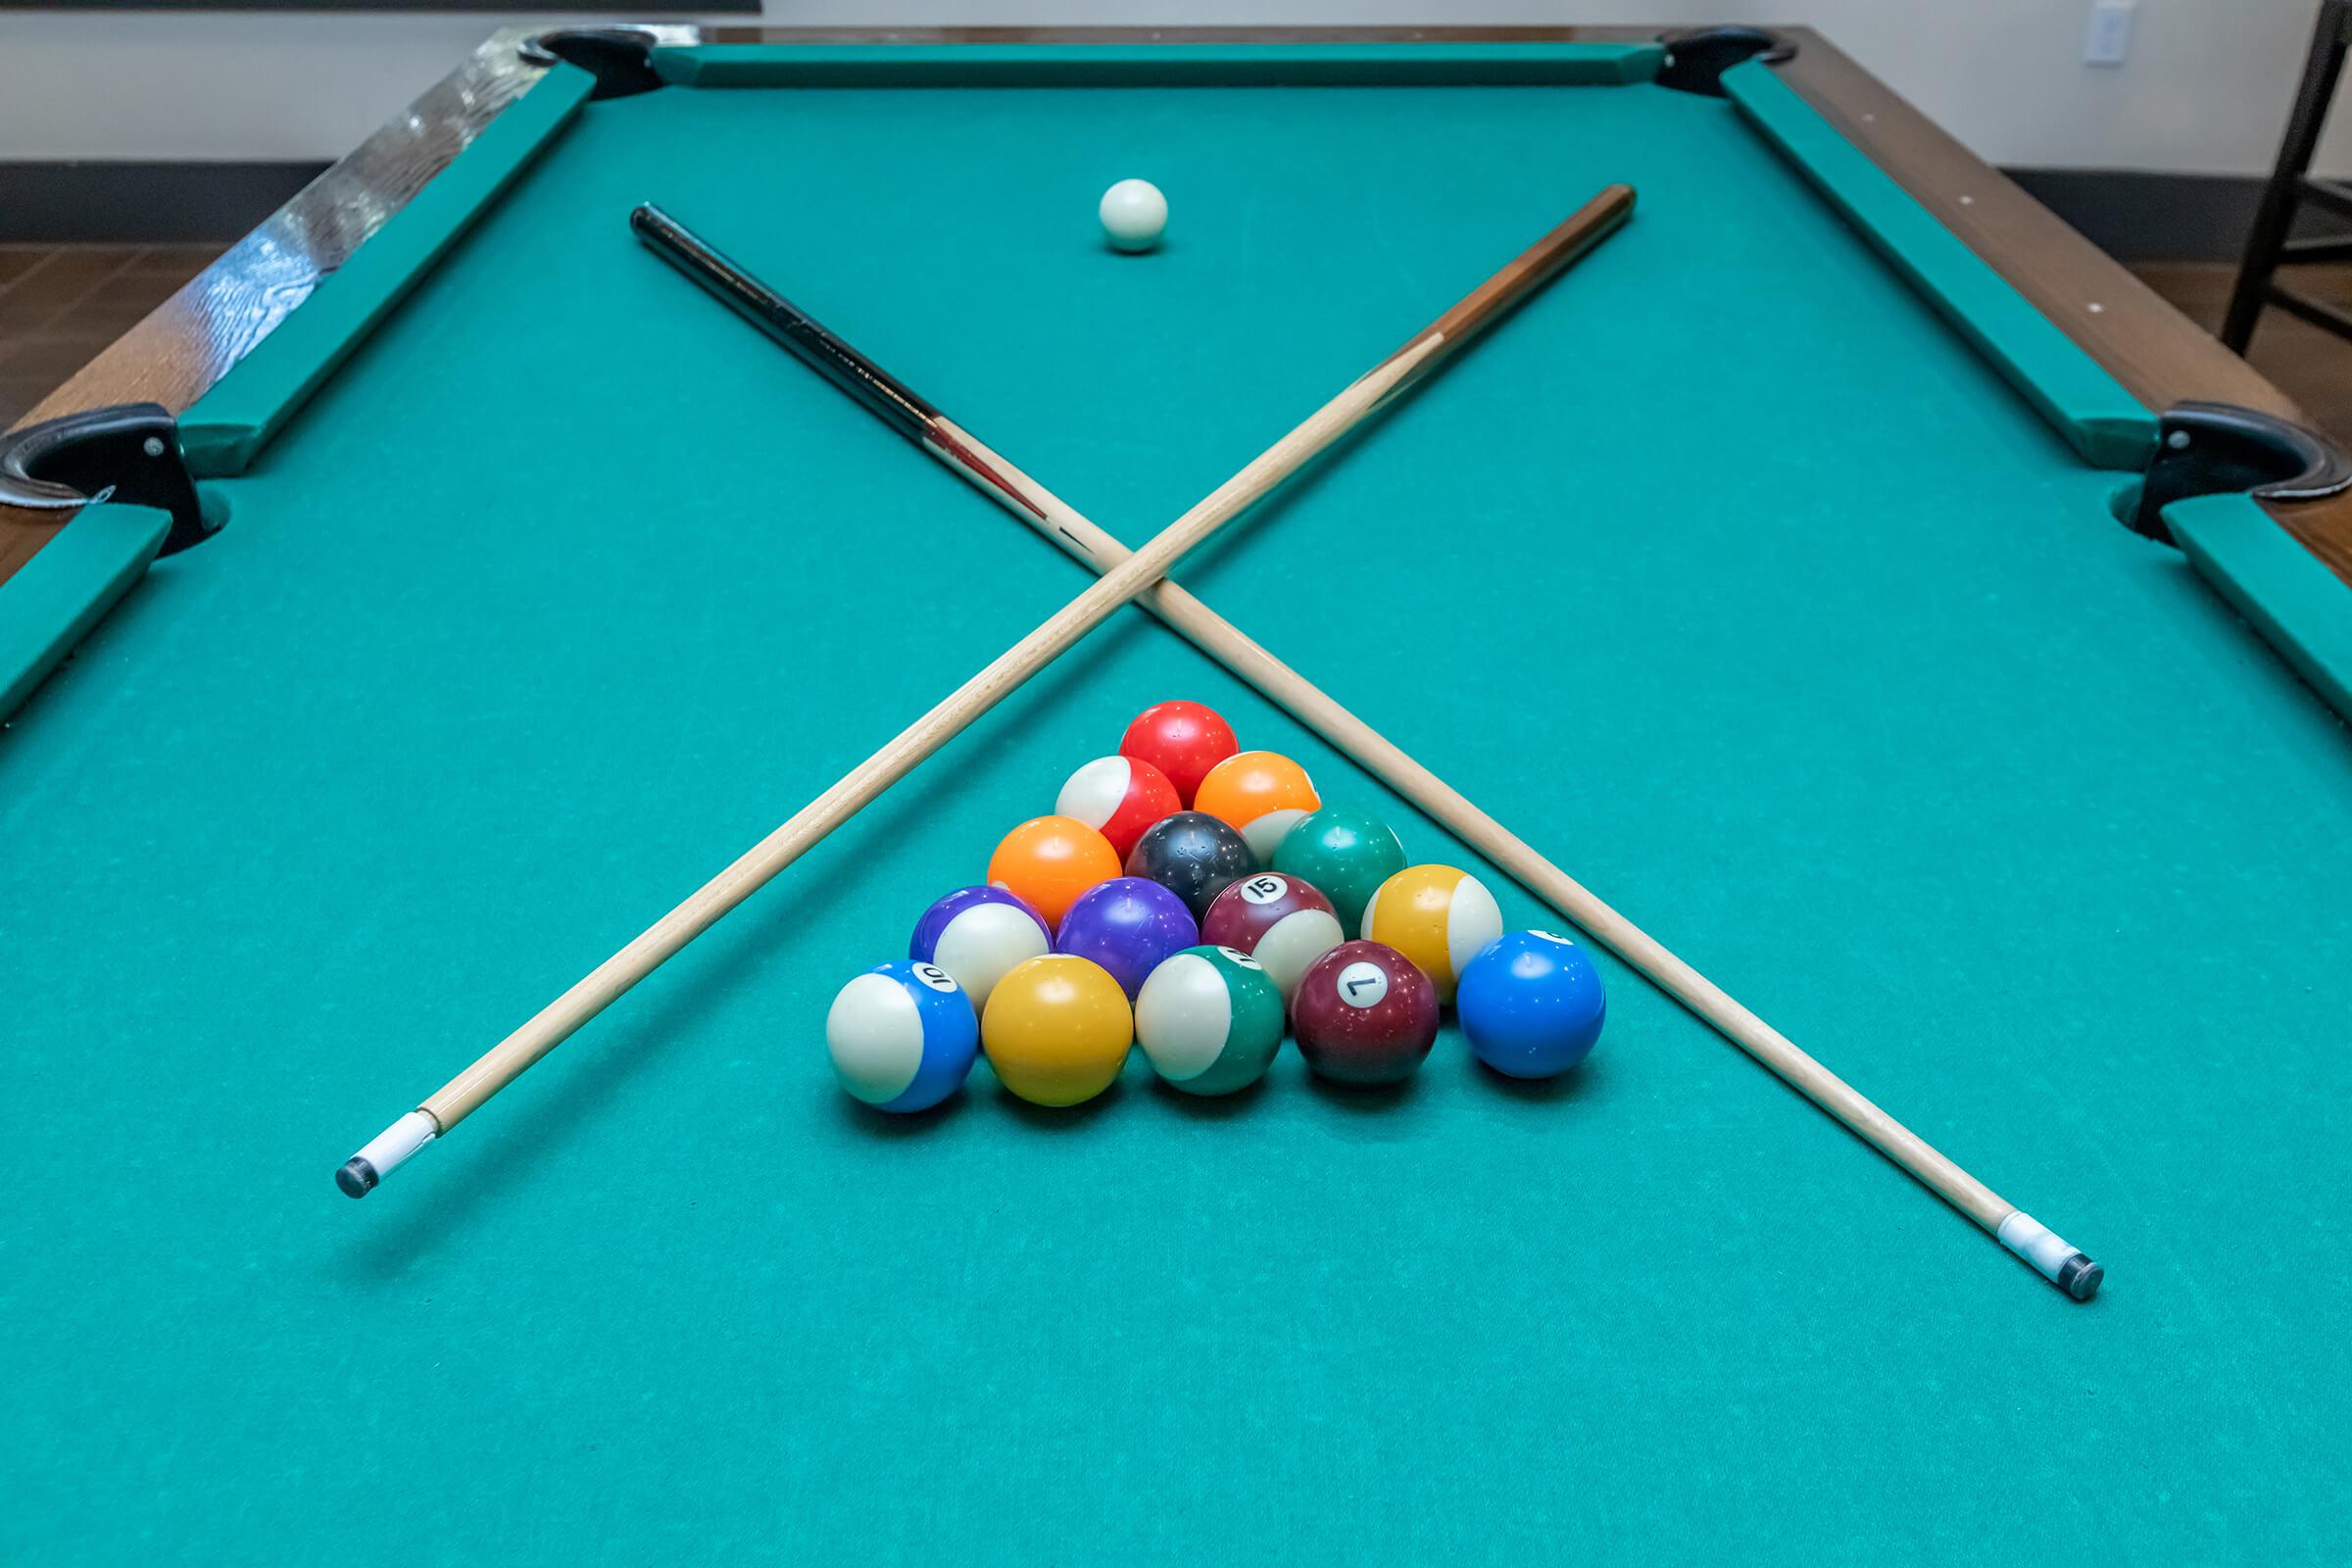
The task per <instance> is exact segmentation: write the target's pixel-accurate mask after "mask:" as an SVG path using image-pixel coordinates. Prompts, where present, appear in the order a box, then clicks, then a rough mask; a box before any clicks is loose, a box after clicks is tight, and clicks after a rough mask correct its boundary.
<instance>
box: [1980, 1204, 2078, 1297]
mask: <svg viewBox="0 0 2352 1568" xmlns="http://www.w3.org/2000/svg"><path fill="white" fill-rule="evenodd" d="M1994 1234H1995V1235H1996V1236H1998V1237H1999V1238H2000V1239H2001V1245H2002V1246H2003V1247H2006V1248H2007V1249H2009V1250H2011V1251H2012V1252H2015V1253H2016V1254H2017V1255H2018V1256H2020V1257H2022V1258H2024V1259H2025V1260H2026V1261H2027V1262H2029V1263H2031V1264H2033V1265H2034V1271H2035V1272H2037V1273H2038V1274H2040V1275H2041V1277H2042V1278H2043V1279H2045V1280H2048V1281H2049V1282H2050V1283H2051V1284H2052V1285H2055V1286H2057V1287H2058V1288H2059V1289H2060V1290H2062V1291H2064V1292H2066V1294H2067V1295H2069V1296H2071V1297H2073V1298H2074V1299H2076V1300H2078V1301H2087V1300H2089V1299H2091V1297H2092V1296H2094V1295H2096V1294H2097V1292H2098V1289H2099V1281H2100V1280H2101V1279H2102V1278H2104V1277H2105V1274H2106V1271H2105V1270H2104V1269H2102V1268H2100V1267H2099V1265H2098V1264H2096V1263H2094V1262H2092V1261H2091V1260H2090V1256H2089V1254H2088V1253H2086V1252H2084V1251H2083V1250H2082V1249H2081V1248H2079V1247H2077V1246H2075V1245H2074V1244H2073V1243H2071V1242H2069V1241H2067V1240H2066V1239H2065V1238H2064V1237H2061V1236H2059V1235H2058V1234H2057V1233H2056V1232H2055V1231H2052V1230H2051V1229H2050V1228H2049V1227H2048V1226H2047V1225H2044V1224H2043V1223H2042V1222H2041V1221H2039V1220H2037V1219H2035V1218H2034V1216H2033V1215H2031V1214H2029V1213H2027V1212H2026V1211H2025V1210H2024V1209H2022V1208H2021V1209H2018V1210H2016V1211H2015V1212H2013V1213H2012V1214H2010V1216H2009V1217H2008V1218H2007V1219H2005V1220H2003V1221H2001V1226H2000V1229H1999V1230H1998V1231H1996V1232H1994Z"/></svg>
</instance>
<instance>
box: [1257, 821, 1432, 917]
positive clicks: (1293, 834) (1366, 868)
mask: <svg viewBox="0 0 2352 1568" xmlns="http://www.w3.org/2000/svg"><path fill="white" fill-rule="evenodd" d="M1274 869H1275V870H1277V871H1280V872H1281V873H1282V874H1283V875H1284V876H1295V877H1297V878H1299V881H1301V882H1305V883H1307V884H1309V885H1310V886H1312V887H1315V888H1319V889H1321V890H1322V893H1323V896H1324V897H1325V898H1327V899H1329V900H1331V907H1333V908H1334V909H1336V910H1338V911H1339V916H1340V928H1341V929H1342V930H1344V931H1345V932H1347V933H1348V936H1349V937H1350V938H1354V937H1356V936H1359V935H1361V934H1362V932H1361V929H1360V928H1361V927H1362V925H1363V920H1364V906H1365V905H1367V904H1369V903H1371V902H1372V895H1373V894H1374V893H1376V892H1378V891H1379V889H1380V885H1381V884H1382V883H1383V882H1386V881H1387V880H1388V879H1389V878H1391V877H1393V876H1395V875H1396V874H1397V872H1399V871H1401V870H1403V869H1404V845H1403V844H1402V843H1401V842H1399V841H1398V839H1397V834H1396V831H1395V830H1394V829H1392V828H1391V827H1390V826H1389V824H1388V823H1386V822H1383V821H1382V820H1381V819H1380V818H1379V817H1377V816H1369V815H1366V814H1365V813H1364V812H1362V811H1350V810H1348V809H1344V808H1340V807H1331V806H1326V807H1324V808H1323V809H1321V810H1319V811H1309V812H1308V813H1307V814H1306V815H1304V816H1302V817H1300V818H1299V821H1298V823H1297V825H1296V826H1294V827H1293V828H1292V829H1291V830H1290V831H1289V832H1288V833H1285V834H1284V835H1283V836H1282V842H1281V843H1280V844H1278V845H1276V846H1275V848H1274Z"/></svg>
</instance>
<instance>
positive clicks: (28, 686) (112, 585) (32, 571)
mask: <svg viewBox="0 0 2352 1568" xmlns="http://www.w3.org/2000/svg"><path fill="white" fill-rule="evenodd" d="M171 531H172V516H171V514H169V513H166V512H158V511H156V510H155V509H154V508H152V507H118V506H96V507H84V508H82V509H81V511H79V512H77V513H75V514H74V515H73V521H71V522H69V523H67V524H66V526H65V527H64V528H62V529H60V530H59V531H58V535H57V537H56V538H55V539H54V540H52V541H51V542H50V543H49V544H48V545H47V546H45V547H43V549H42V550H41V552H40V553H39V554H38V555H36V556H34V557H33V558H32V560H31V561H29V562H27V563H25V567H24V569H23V570H21V571H19V572H17V573H16V574H15V575H13V576H11V577H10V578H9V579H8V581H6V582H5V583H0V719H6V718H7V717H8V715H9V714H11V713H13V712H15V711H17V705H18V704H19V703H22V702H23V701H25V698H27V697H29V696H30V695H32V691H33V689H34V688H35V687H37V686H38V685H40V683H41V680H42V678H43V677H45V676H46V675H47V674H48V673H49V672H50V671H51V670H53V669H55V668H56V667H57V666H58V664H59V663H60V662H62V661H63V660H65V658H66V657H67V656H68V655H69V654H71V653H72V652H73V646H74V645H75V644H76V643H78V642H80V641H81V639H82V638H83V637H84V636H86V635H87V634H88V632H89V630H90V628H91V627H92V626H95V625H96V624H98V621H99V618H100V617H101V616H103V615H104V614H105V613H107V611H108V610H110V609H111V608H113V606H114V603H115V601H116V600H118V599H120V598H122V597H123V594H124V593H126V592H128V591H129V589H130V586H131V585H132V584H133V583H135V582H137V581H138V580H139V573H141V572H142V571H145V570H146V569H147V564H148V563H149V562H151V561H153V560H154V559H155V553H156V551H157V550H159V549H161V548H162V547H163V543H164V535H166V534H168V533H170V532H171Z"/></svg>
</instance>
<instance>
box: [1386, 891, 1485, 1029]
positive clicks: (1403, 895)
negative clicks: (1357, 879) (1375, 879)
mask: <svg viewBox="0 0 2352 1568" xmlns="http://www.w3.org/2000/svg"><path fill="white" fill-rule="evenodd" d="M1363 931H1364V940H1365V941H1367V942H1384V943H1386V944H1388V945H1389V946H1390V947H1392V948H1395V949H1396V950H1397V952H1398V953H1401V954H1403V955H1404V956H1406V957H1408V958H1410V959H1412V960H1413V965H1414V967H1416V968H1418V969H1419V970H1420V971H1421V972H1422V973H1423V974H1426V975H1428V976H1429V978H1430V983H1431V984H1433V985H1435V986H1436V987H1437V988H1438V1001H1439V1002H1440V1003H1450V1002H1452V1001H1453V987H1454V982H1455V980H1456V979H1457V978H1458V977H1459V976H1460V974H1461V972H1462V970H1463V968H1464V967H1465V966H1466V965H1467V964H1468V963H1469V962H1470V960H1471V959H1472V958H1475V957H1476V956H1478V953H1479V950H1480V949H1482V948H1484V947H1485V946H1486V945H1487V944H1488V943H1490V942H1492V941H1494V940H1495V938H1496V937H1498V936H1500V935H1502V909H1501V907H1500V906H1498V905H1497V904H1495V895H1494V894H1492V893H1489V892H1488V891H1487V885H1486V884H1485V883H1484V882H1481V881H1480V880H1479V879H1478V878H1476V877H1474V876H1472V875H1471V874H1470V873H1469V872H1467V871H1463V870H1459V869H1456V868H1455V867H1453V866H1450V865H1408V866H1406V867H1405V868H1404V869H1403V870H1401V871H1399V872H1397V874H1396V875H1395V876H1393V877H1391V878H1389V879H1388V880H1387V881H1386V882H1383V883H1382V884H1381V885H1380V886H1379V888H1377V889H1376V890H1374V892H1373V894H1372V902H1371V903H1369V904H1367V905H1365V906H1364V924H1363Z"/></svg>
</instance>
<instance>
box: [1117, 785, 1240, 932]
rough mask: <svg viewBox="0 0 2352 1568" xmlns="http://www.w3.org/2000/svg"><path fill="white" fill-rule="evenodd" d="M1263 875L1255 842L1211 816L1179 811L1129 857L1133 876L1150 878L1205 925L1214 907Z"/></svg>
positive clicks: (1158, 825) (1149, 830) (1148, 833)
mask: <svg viewBox="0 0 2352 1568" xmlns="http://www.w3.org/2000/svg"><path fill="white" fill-rule="evenodd" d="M1256 869H1257V857H1256V856H1255V855H1253V854H1251V853H1250V841H1249V840H1247V839H1245V838H1243V837H1242V836H1241V834H1239V833H1237V832H1235V831H1234V830H1233V829H1232V828H1231V827H1230V826H1228V825H1227V824H1225V823H1223V822H1221V821H1219V820H1217V818H1215V817H1213V816H1210V815H1209V814H1208V813H1207V812H1206V811H1178V812H1177V813H1176V814H1175V815H1173V816H1163V817H1161V818H1160V819H1159V820H1158V821H1156V822H1154V823H1152V825H1151V826H1150V827H1148V828H1146V829H1145V830H1144V836H1143V837H1142V838H1140V839H1137V840H1136V841H1135V849H1134V851H1133V853H1131V854H1130V855H1129V856H1128V857H1127V874H1128V875H1129V876H1143V877H1150V878H1151V879H1152V881H1154V882H1156V883H1158V884H1159V885H1160V886H1161V887H1163V888H1166V889H1167V890H1168V891H1169V892H1171V893H1173V894H1175V895H1176V896H1177V897H1178V898H1180V899H1182V900H1183V901H1184V907H1186V908H1188V909H1190V910H1192V911H1193V918H1194V919H1195V920H1198V919H1200V918H1201V916H1202V915H1204V914H1206V913H1207V912H1208V905H1209V901H1210V900H1212V899H1214V898H1215V897H1216V896H1217V895H1218V894H1220V893H1222V892H1224V891H1225V890H1226V889H1227V888H1229V887H1231V886H1232V885H1233V884H1234V883H1236V882H1239V881H1240V880H1241V879H1242V878H1243V877H1246V876H1248V875H1250V873H1251V872H1252V871H1255V870H1256Z"/></svg>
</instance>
